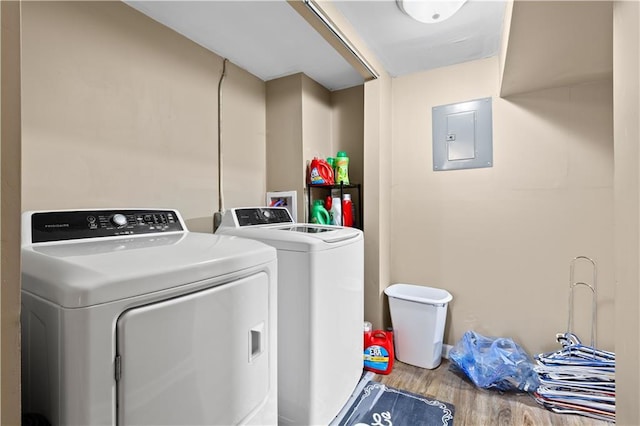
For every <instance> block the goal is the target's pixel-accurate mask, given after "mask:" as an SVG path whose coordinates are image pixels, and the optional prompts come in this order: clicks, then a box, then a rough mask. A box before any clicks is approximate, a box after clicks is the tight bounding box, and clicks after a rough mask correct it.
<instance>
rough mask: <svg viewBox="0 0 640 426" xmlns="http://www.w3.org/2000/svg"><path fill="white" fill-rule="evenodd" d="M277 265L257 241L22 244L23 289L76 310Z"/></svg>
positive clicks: (174, 238)
mask: <svg viewBox="0 0 640 426" xmlns="http://www.w3.org/2000/svg"><path fill="white" fill-rule="evenodd" d="M275 260H276V251H275V250H274V249H273V248H272V247H269V246H267V245H265V244H262V243H260V242H258V241H251V240H245V239H241V238H235V237H228V236H220V235H213V234H204V233H196V232H182V233H173V234H160V235H158V234H155V235H150V236H144V235H143V236H134V237H128V238H127V237H121V238H115V239H113V238H111V239H88V240H75V241H71V242H64V243H51V244H36V245H25V246H23V248H22V289H23V291H26V292H30V293H33V294H35V295H38V296H40V297H43V298H45V299H47V300H49V301H51V302H53V303H55V304H57V305H59V306H63V307H66V308H78V307H86V306H91V305H97V304H100V303H107V302H110V301H114V300H119V299H124V298H129V297H134V296H139V295H143V294H148V293H153V292H157V291H162V290H167V289H171V288H175V287H179V286H182V285H185V284H191V283H195V282H198V281H202V280H207V279H211V278H216V277H221V276H224V275H226V274H231V273H234V272H238V271H242V270H246V269H249V268H255V267H256V266H258V265H264V264H267V263H269V262H274V263H275Z"/></svg>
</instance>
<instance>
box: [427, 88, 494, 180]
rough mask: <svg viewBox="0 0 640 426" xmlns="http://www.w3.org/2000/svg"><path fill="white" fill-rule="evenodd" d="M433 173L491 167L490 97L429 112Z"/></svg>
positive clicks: (491, 130)
mask: <svg viewBox="0 0 640 426" xmlns="http://www.w3.org/2000/svg"><path fill="white" fill-rule="evenodd" d="M432 126H433V170H436V171H439V170H459V169H477V168H480V167H491V166H493V126H492V114H491V98H483V99H476V100H473V101H467V102H459V103H457V104H449V105H441V106H436V107H433V109H432Z"/></svg>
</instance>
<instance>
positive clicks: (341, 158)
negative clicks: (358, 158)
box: [334, 151, 349, 185]
mask: <svg viewBox="0 0 640 426" xmlns="http://www.w3.org/2000/svg"><path fill="white" fill-rule="evenodd" d="M334 165H335V168H336V175H335V181H336V183H337V184H339V183H340V182H342V183H343V184H344V185H349V157H347V153H346V152H344V151H338V155H337V156H336V158H335V159H334Z"/></svg>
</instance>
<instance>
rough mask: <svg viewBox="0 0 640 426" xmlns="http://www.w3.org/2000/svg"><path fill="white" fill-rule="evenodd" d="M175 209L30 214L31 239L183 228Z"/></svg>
mask: <svg viewBox="0 0 640 426" xmlns="http://www.w3.org/2000/svg"><path fill="white" fill-rule="evenodd" d="M185 230H186V229H185V228H184V227H183V225H182V222H181V220H180V216H179V215H178V213H177V212H176V211H175V210H126V209H125V210H77V211H57V212H36V213H33V214H32V215H31V242H32V243H43V242H49V241H66V240H75V239H82V238H95V237H116V236H126V235H138V234H152V233H165V232H175V231H185Z"/></svg>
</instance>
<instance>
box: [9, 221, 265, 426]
mask: <svg viewBox="0 0 640 426" xmlns="http://www.w3.org/2000/svg"><path fill="white" fill-rule="evenodd" d="M276 268H277V264H276V250H274V249H273V247H269V246H268V245H265V244H262V243H260V242H257V241H250V240H246V239H241V238H236V237H225V236H217V235H211V234H204V233H195V232H188V231H187V229H186V226H185V225H184V222H183V220H182V218H181V216H180V214H179V213H178V212H177V211H175V210H143V209H118V210H80V211H57V212H27V213H24V214H23V217H22V356H23V372H22V374H23V381H22V389H23V398H22V403H23V412H25V413H37V415H42V416H44V417H45V418H47V419H48V420H49V422H50V423H51V424H52V425H116V424H118V425H169V424H170V425H187V424H188V425H205V424H206V425H213V424H220V425H232V424H260V425H263V424H277V340H276V338H277V322H276V321H277V292H276V291H277V287H276V284H277V281H276V280H277V276H276V271H277V269H276Z"/></svg>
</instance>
